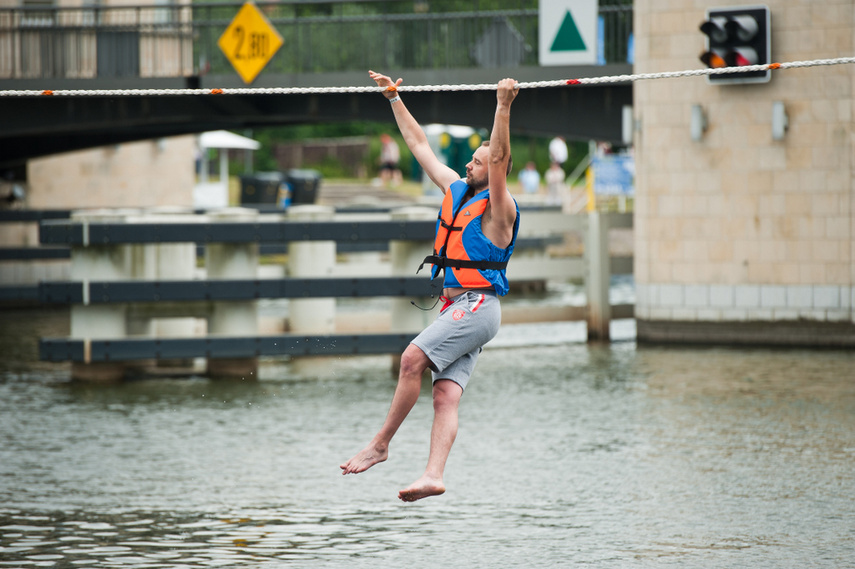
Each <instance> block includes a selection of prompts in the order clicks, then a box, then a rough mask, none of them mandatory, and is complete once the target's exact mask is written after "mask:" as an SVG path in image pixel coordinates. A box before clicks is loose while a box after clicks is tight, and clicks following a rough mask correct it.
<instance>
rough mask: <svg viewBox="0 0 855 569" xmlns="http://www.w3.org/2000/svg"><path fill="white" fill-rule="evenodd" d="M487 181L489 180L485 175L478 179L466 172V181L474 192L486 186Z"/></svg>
mask: <svg viewBox="0 0 855 569" xmlns="http://www.w3.org/2000/svg"><path fill="white" fill-rule="evenodd" d="M488 181H489V180H488V178H487V177H486V176H484V177H483V178H482V179H480V180H479V179H476V178H474V177H473V176H472V174H470V173H467V174H466V183H467V184H468V185H469V187H470V188H472V189H473V190H475V191H476V192H480V191H481V190H483V189H484V188H486V187H487V182H488Z"/></svg>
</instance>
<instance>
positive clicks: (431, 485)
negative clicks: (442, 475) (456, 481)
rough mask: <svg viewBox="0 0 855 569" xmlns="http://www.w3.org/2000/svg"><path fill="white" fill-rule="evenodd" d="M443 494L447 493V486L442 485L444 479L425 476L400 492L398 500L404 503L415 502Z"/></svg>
mask: <svg viewBox="0 0 855 569" xmlns="http://www.w3.org/2000/svg"><path fill="white" fill-rule="evenodd" d="M443 493H445V485H444V484H443V483H442V479H436V478H431V477H429V476H427V475H425V476H422V477H421V478H419V479H418V480H416V481H415V482H413V483H412V484H410V485H409V486H408V487H407V488H404V489H403V490H401V491H400V492H398V498H400V499H401V500H403V501H404V502H415V501H416V500H421V499H422V498H427V497H428V496H439V495H440V494H443Z"/></svg>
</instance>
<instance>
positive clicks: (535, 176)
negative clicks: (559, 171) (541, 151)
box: [517, 162, 540, 194]
mask: <svg viewBox="0 0 855 569" xmlns="http://www.w3.org/2000/svg"><path fill="white" fill-rule="evenodd" d="M517 178H518V179H519V181H520V185H522V188H523V191H524V192H525V193H527V194H536V193H537V191H538V190H539V189H540V173H538V171H537V167H536V166H535V165H534V162H528V163H527V164H526V165H525V168H523V169H522V170H520V173H519V174H518V175H517Z"/></svg>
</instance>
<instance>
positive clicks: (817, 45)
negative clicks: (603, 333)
mask: <svg viewBox="0 0 855 569" xmlns="http://www.w3.org/2000/svg"><path fill="white" fill-rule="evenodd" d="M749 4H751V2H733V1H727V0H716V1H707V2H704V1H700V0H671V1H669V2H660V1H657V0H636V2H635V5H634V6H635V8H634V10H635V12H634V13H635V22H634V30H635V38H636V39H635V41H636V44H635V45H636V63H635V71H636V72H638V73H651V72H660V71H678V70H683V69H696V68H700V67H702V66H703V64H702V63H701V62H700V61H699V60H698V55H699V54H700V53H701V52H702V51H703V49H704V36H703V34H702V33H701V32H700V31H699V30H698V26H699V25H700V24H701V22H703V21H704V18H705V10H706V9H707V8H710V7H720V6H728V5H733V6H738V5H749ZM766 5H768V6H769V8H770V10H771V20H772V60H773V61H778V62H784V61H800V60H811V59H821V58H835V57H849V56H851V55H852V53H853V52H855V50H853V47H855V25H853V24H855V4H853V3H852V2H851V1H850V0H827V1H824V2H807V1H805V0H770V1H768V2H766ZM853 89H855V66H853V65H838V66H826V67H811V68H805V69H793V70H780V71H773V72H772V79H771V81H770V82H769V83H766V84H740V85H711V84H708V83H707V81H706V79H704V78H699V77H692V78H678V79H659V80H647V81H638V82H636V83H635V84H634V114H635V120H636V130H635V151H636V166H637V178H636V192H637V196H636V202H635V215H636V217H635V234H636V243H635V245H636V251H635V263H636V264H635V274H636V283H637V294H638V301H637V306H636V317H637V318H638V319H639V320H640V321H648V322H649V323H657V322H661V323H664V324H663V325H668V324H669V323H678V322H692V323H694V324H693V329H698V327H697V323H699V322H711V323H712V322H715V323H720V322H733V323H735V324H736V323H741V322H751V321H772V322H776V321H780V322H788V323H792V322H799V321H811V322H829V323H831V322H834V323H839V322H849V323H852V322H855V316H854V315H855V312H853V306H855V287H853V284H855V262H853V256H855V180H853V176H854V175H855V168H853V165H855V156H853V149H855V145H853V133H855V129H853ZM775 101H781V102H783V104H784V106H785V109H786V112H787V115H788V117H789V129H788V130H787V132H786V135H785V136H784V139H783V140H773V138H772V106H773V102H775ZM693 105H699V106H700V107H701V108H702V109H703V111H704V114H705V115H706V118H707V122H708V127H707V130H706V131H705V133H704V135H703V137H702V139H701V140H700V141H693V140H692V137H691V132H690V116H691V109H692V106H693ZM654 328H655V324H654ZM835 328H836V329H837V328H839V327H838V326H836V327H835ZM649 329H651V328H650V326H641V327H639V331H640V332H639V339H640V340H644V338H643V334H642V332H641V330H649ZM853 338H855V335H853Z"/></svg>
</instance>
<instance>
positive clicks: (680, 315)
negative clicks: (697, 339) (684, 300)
mask: <svg viewBox="0 0 855 569" xmlns="http://www.w3.org/2000/svg"><path fill="white" fill-rule="evenodd" d="M673 315H674V320H679V321H682V322H697V320H698V311H697V310H695V309H694V308H674V309H673Z"/></svg>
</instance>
